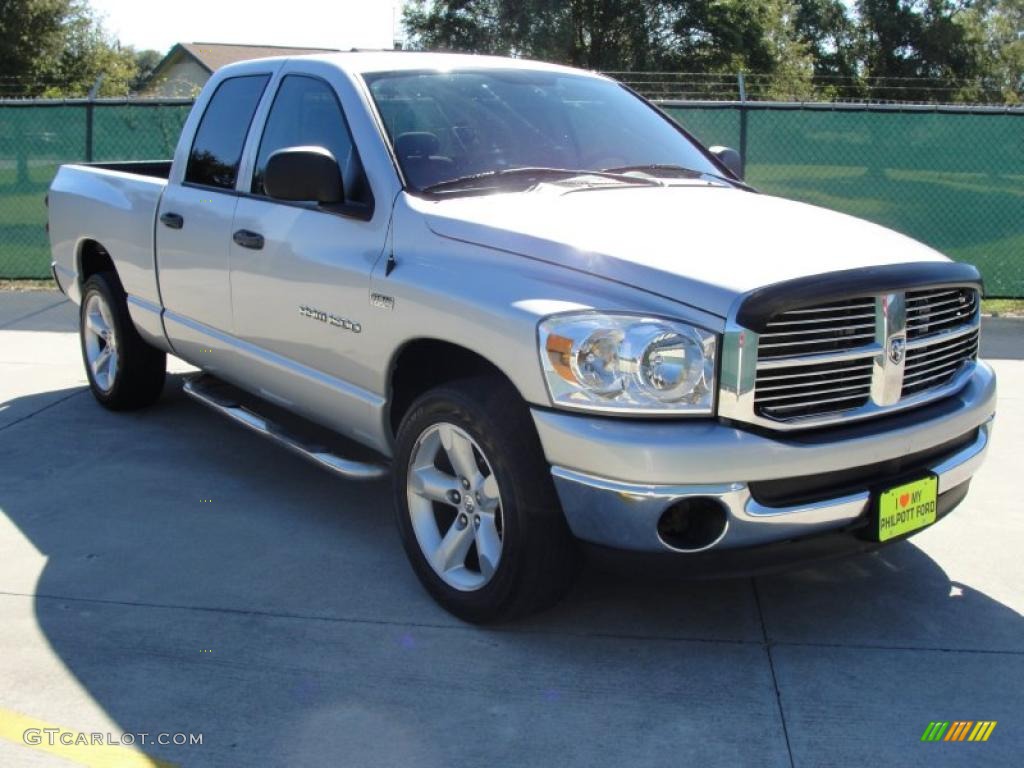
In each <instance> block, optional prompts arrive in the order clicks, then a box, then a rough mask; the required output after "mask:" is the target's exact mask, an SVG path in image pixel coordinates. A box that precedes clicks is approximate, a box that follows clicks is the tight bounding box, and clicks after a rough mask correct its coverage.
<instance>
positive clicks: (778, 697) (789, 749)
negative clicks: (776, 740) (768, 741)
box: [750, 579, 795, 768]
mask: <svg viewBox="0 0 1024 768" xmlns="http://www.w3.org/2000/svg"><path fill="white" fill-rule="evenodd" d="M750 586H751V587H752V588H753V590H754V603H755V604H756V605H757V618H758V619H759V620H760V622H761V637H762V638H763V641H764V651H765V653H766V654H767V656H768V669H770V670H771V673H772V687H773V688H775V703H776V705H778V708H779V719H780V720H781V721H782V735H783V737H784V738H785V739H786V753H787V754H788V755H789V768H794V765H795V764H794V762H793V746H792V745H791V744H790V742H789V728H788V727H787V726H786V712H785V710H784V709H783V708H782V691H780V690H779V678H778V676H777V675H776V674H775V660H774V659H773V658H772V644H771V641H770V640H769V639H768V627H767V625H766V624H765V622H764V610H763V609H762V607H761V594H760V593H759V592H758V589H757V579H751V580H750Z"/></svg>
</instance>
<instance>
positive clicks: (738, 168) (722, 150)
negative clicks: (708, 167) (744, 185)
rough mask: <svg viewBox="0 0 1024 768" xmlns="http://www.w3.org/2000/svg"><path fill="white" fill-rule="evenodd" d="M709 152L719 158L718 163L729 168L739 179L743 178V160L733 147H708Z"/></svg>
mask: <svg viewBox="0 0 1024 768" xmlns="http://www.w3.org/2000/svg"><path fill="white" fill-rule="evenodd" d="M708 151H709V152H710V153H711V154H712V155H714V156H715V157H717V158H718V161H719V162H720V163H721V164H722V165H724V166H725V167H726V168H728V169H729V170H730V171H731V172H732V175H733V176H735V177H736V178H737V179H742V178H743V158H741V157H740V153H739V152H737V151H736V150H735V149H733V148H732V147H720V146H715V147H708Z"/></svg>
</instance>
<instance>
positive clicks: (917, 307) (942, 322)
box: [907, 288, 978, 339]
mask: <svg viewBox="0 0 1024 768" xmlns="http://www.w3.org/2000/svg"><path fill="white" fill-rule="evenodd" d="M977 309H978V292H977V291H975V290H974V289H973V288H936V289H934V290H928V291H908V292H907V338H908V339H916V338H919V337H921V336H931V335H934V334H936V333H940V332H941V331H947V330H950V329H951V328H956V327H957V326H961V325H964V324H966V323H969V322H970V321H971V319H972V318H973V317H974V315H975V313H976V312H977Z"/></svg>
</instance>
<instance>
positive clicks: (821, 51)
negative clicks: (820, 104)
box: [794, 0, 858, 85]
mask: <svg viewBox="0 0 1024 768" xmlns="http://www.w3.org/2000/svg"><path fill="white" fill-rule="evenodd" d="M794 27H795V29H796V34H797V36H798V37H799V39H800V40H801V41H803V43H804V44H805V45H806V46H807V50H808V52H809V53H810V54H811V56H812V57H813V59H814V75H815V78H816V79H818V80H819V81H820V82H821V84H823V85H827V84H828V82H829V80H832V81H833V82H835V81H837V80H851V79H854V78H856V77H857V74H858V72H857V64H858V62H857V43H858V37H857V24H856V22H855V21H854V20H853V19H852V18H851V16H850V13H849V10H848V8H847V5H846V3H845V2H843V0H798V1H797V3H796V18H795V20H794Z"/></svg>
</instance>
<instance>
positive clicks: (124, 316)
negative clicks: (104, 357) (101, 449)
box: [78, 272, 167, 411]
mask: <svg viewBox="0 0 1024 768" xmlns="http://www.w3.org/2000/svg"><path fill="white" fill-rule="evenodd" d="M93 296H96V297H97V298H98V299H99V300H102V302H103V303H104V306H105V307H106V308H107V310H108V312H109V320H110V323H109V325H110V328H111V330H112V331H113V338H114V340H115V344H114V349H115V350H116V369H115V371H114V373H113V375H112V376H111V377H110V379H112V381H107V382H106V386H104V385H103V383H101V382H100V381H99V380H97V374H96V373H95V372H94V371H93V367H92V365H90V362H89V352H88V346H89V344H90V341H89V338H88V337H89V336H90V332H89V331H88V330H87V318H86V314H87V309H88V307H89V306H90V300H91V298H92V297H93ZM78 319H79V333H78V336H79V342H80V345H81V349H82V362H83V363H84V364H85V374H86V376H88V377H89V389H90V390H91V391H92V394H93V396H94V397H95V398H96V400H97V401H98V402H99V403H100V405H102V406H103V407H105V408H109V409H110V410H112V411H130V410H135V409H138V408H145V407H146V406H148V405H152V404H153V403H154V402H156V400H157V399H158V398H159V397H160V393H161V392H162V391H163V388H164V379H165V377H166V372H167V355H166V354H165V353H164V352H162V351H160V350H159V349H156V348H154V347H152V346H150V345H149V344H147V343H146V342H145V341H144V340H143V339H142V337H141V336H139V332H138V331H137V330H135V324H134V323H133V322H132V319H131V317H129V315H128V302H127V298H126V296H125V292H124V289H123V288H122V287H121V281H120V280H118V278H117V275H116V274H115V273H113V272H99V273H97V274H95V275H92V276H91V277H90V278H89V279H88V280H86V281H85V285H83V286H82V304H81V306H80V307H79V318H78ZM94 341H95V339H94ZM96 343H100V344H101V346H100V349H101V350H102V349H103V346H102V342H96ZM108 370H109V369H108ZM104 375H105V374H104Z"/></svg>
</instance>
